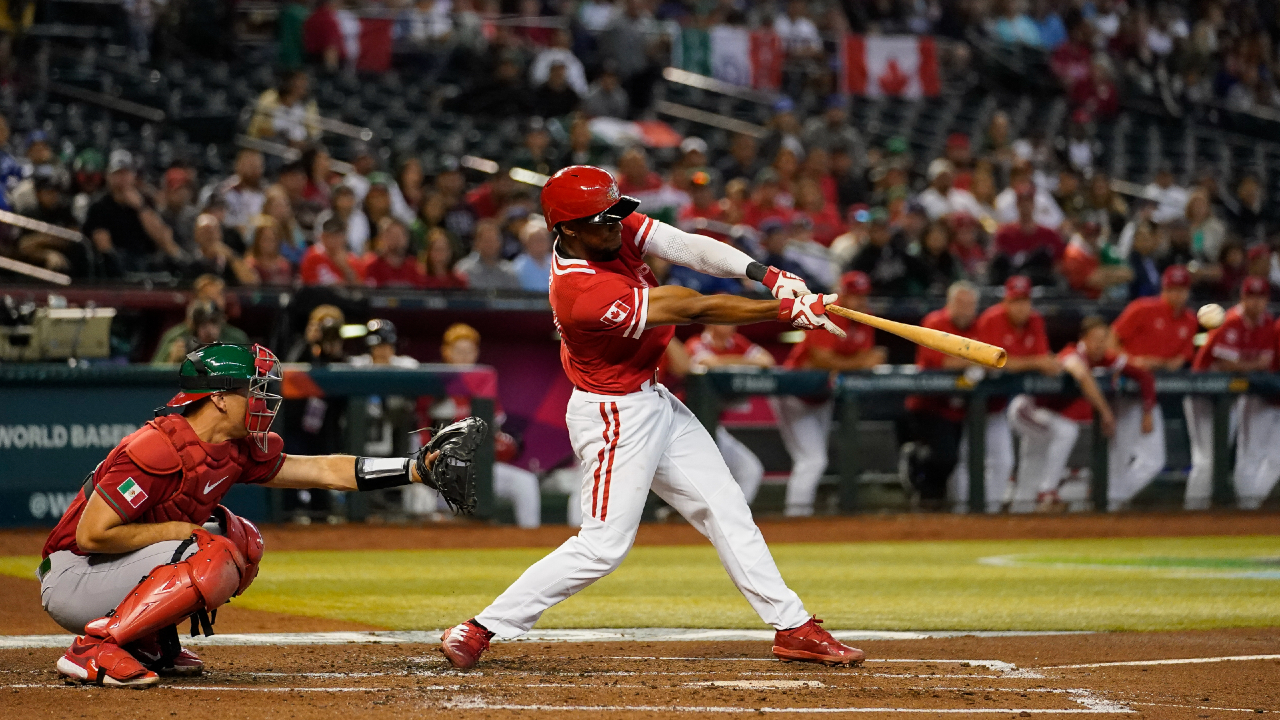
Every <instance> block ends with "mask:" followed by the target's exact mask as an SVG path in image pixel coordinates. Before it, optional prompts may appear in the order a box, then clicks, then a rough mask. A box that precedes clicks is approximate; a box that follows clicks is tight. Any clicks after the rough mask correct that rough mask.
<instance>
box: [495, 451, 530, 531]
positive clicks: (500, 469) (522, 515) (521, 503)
mask: <svg viewBox="0 0 1280 720" xmlns="http://www.w3.org/2000/svg"><path fill="white" fill-rule="evenodd" d="M493 494H494V496H495V497H500V498H502V499H504V500H507V501H510V503H511V505H512V508H513V509H514V510H515V516H516V525H519V526H520V527H522V528H536V527H538V526H539V525H541V524H542V488H541V487H540V486H539V485H538V476H537V475H534V474H533V473H531V472H529V471H528V470H525V469H524V468H520V467H516V466H515V465H512V464H510V463H504V462H496V463H494V464H493Z"/></svg>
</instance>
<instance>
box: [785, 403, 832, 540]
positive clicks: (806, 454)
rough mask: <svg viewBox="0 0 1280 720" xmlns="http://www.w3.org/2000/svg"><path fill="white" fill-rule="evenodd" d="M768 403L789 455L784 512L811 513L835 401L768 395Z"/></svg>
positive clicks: (793, 514) (824, 464)
mask: <svg viewBox="0 0 1280 720" xmlns="http://www.w3.org/2000/svg"><path fill="white" fill-rule="evenodd" d="M770 403H771V404H772V405H773V414H774V415H776V416H777V418H778V434H779V435H781V436H782V444H783V445H785V446H786V448H787V454H788V455H790V456H791V477H790V478H788V479H787V500H786V508H785V510H784V513H785V514H786V515H787V516H788V517H801V516H808V515H812V514H813V503H814V500H815V499H816V498H817V496H818V483H819V482H821V481H822V474H823V473H825V472H826V471H827V443H828V441H829V439H830V436H831V419H832V415H833V413H834V412H835V405H836V404H835V401H834V400H827V401H826V402H822V403H818V404H813V403H809V402H805V401H804V400H803V399H801V398H798V397H795V396H791V395H784V396H782V397H774V398H770Z"/></svg>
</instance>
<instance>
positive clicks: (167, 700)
mask: <svg viewBox="0 0 1280 720" xmlns="http://www.w3.org/2000/svg"><path fill="white" fill-rule="evenodd" d="M579 632H583V634H586V635H588V636H589V635H590V632H585V631H579ZM600 632H601V633H602V634H611V633H612V632H616V631H600ZM726 634H727V633H726ZM842 634H843V633H842ZM26 637H27V638H28V639H29V640H30V641H29V642H26V641H24V638H23V637H22V636H10V637H7V638H4V640H5V642H3V643H0V660H3V661H4V662H3V666H2V668H3V669H0V698H3V700H4V702H3V703H2V704H3V705H4V706H5V707H6V711H5V717H6V720H9V719H10V718H20V717H89V718H93V717H111V718H120V717H135V716H136V717H157V718H162V717H178V718H202V717H209V718H219V720H223V719H225V718H227V717H251V718H254V719H255V720H257V719H258V718H291V719H294V720H305V719H308V718H332V717H342V718H344V719H346V718H365V717H388V718H390V717H397V718H398V717H415V718H416V717H458V718H504V717H517V716H519V717H524V716H534V717H548V718H551V717H555V718H561V717H565V718H577V717H580V718H584V719H585V718H591V717H596V716H601V715H603V716H607V717H609V718H632V717H636V718H639V717H664V716H665V717H674V716H689V715H699V714H712V715H746V714H756V715H794V716H804V715H822V716H828V715H837V716H839V715H848V716H857V717H860V718H861V717H891V716H892V717H900V716H904V715H906V716H915V717H1014V718H1016V717H1038V716H1068V715H1102V716H1126V717H1146V718H1160V719H1163V718H1184V717H1185V718H1206V717H1209V718H1213V717H1240V716H1242V715H1245V714H1256V713H1268V712H1280V690H1278V689H1277V682H1276V678H1278V677H1280V642H1278V638H1277V633H1276V632H1275V631H1274V630H1233V631H1205V632H1184V633H1097V634H1069V635H1067V634H1049V635H1038V634H1017V635H1009V634H1004V633H1002V634H991V635H988V636H985V637H976V636H973V635H965V636H956V637H926V636H925V634H919V635H917V637H919V638H920V639H910V640H908V639H902V640H886V639H879V640H867V641H866V642H859V643H857V644H859V645H860V646H862V647H863V649H865V650H866V651H867V653H868V656H869V659H868V660H867V662H866V664H865V665H863V666H862V667H855V668H840V667H824V666H820V665H810V664H803V663H781V662H778V661H777V660H775V659H773V658H772V657H771V656H770V655H769V644H768V643H767V642H761V641H759V640H712V641H698V642H692V641H688V640H680V641H670V640H667V641H649V640H640V639H632V640H628V641H624V642H618V641H612V642H602V641H598V640H596V641H582V640H559V641H547V640H545V639H539V640H534V641H527V642H507V643H495V644H494V645H493V647H492V648H491V649H490V651H489V652H488V653H486V655H485V658H484V662H483V663H482V664H481V665H480V666H478V667H477V668H475V669H473V670H470V671H458V670H455V669H453V668H452V667H450V666H449V665H448V664H447V663H446V662H445V661H444V659H443V657H442V656H441V655H440V654H439V653H438V650H437V648H438V646H437V645H435V644H432V643H427V642H421V641H417V642H402V641H401V639H402V638H405V637H412V638H414V639H415V640H417V638H418V637H420V636H418V635H417V634H414V635H408V636H406V635H399V634H391V633H387V634H379V635H375V636H369V635H362V634H337V635H334V636H330V637H329V638H328V639H329V640H331V641H332V644H325V643H322V642H321V640H323V639H324V636H322V635H319V634H311V635H305V636H304V635H299V636H296V638H297V640H298V641H299V642H300V643H302V644H289V643H290V641H291V637H290V636H288V635H285V634H276V635H273V636H271V640H273V641H274V642H272V643H270V644H264V643H261V642H258V640H260V639H261V638H258V637H255V636H252V635H239V636H215V638H210V640H215V639H216V640H218V641H216V642H209V641H204V642H199V643H198V644H196V645H193V647H195V648H196V649H197V650H198V652H200V654H201V655H202V656H203V657H204V658H205V660H206V663H207V665H208V670H207V672H206V673H205V674H204V675H203V676H201V677H196V678H167V679H165V680H164V681H163V683H162V684H161V685H160V686H158V687H156V688H153V689H149V690H145V691H126V690H113V689H105V688H95V687H81V686H69V685H66V684H64V683H63V682H62V681H60V680H59V679H58V678H57V676H56V674H55V673H54V671H53V663H54V661H55V660H56V659H57V657H58V655H59V654H60V650H59V649H58V648H56V647H54V646H53V644H54V643H53V639H54V638H53V637H36V636H26ZM374 638H376V639H374ZM370 640H373V641H372V642H370ZM228 710H230V712H228Z"/></svg>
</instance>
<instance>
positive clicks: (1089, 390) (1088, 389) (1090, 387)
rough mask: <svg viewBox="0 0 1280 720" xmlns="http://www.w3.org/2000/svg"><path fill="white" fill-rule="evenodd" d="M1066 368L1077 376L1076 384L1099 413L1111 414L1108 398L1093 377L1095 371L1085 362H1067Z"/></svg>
mask: <svg viewBox="0 0 1280 720" xmlns="http://www.w3.org/2000/svg"><path fill="white" fill-rule="evenodd" d="M1064 369H1065V370H1066V371H1067V372H1068V373H1069V374H1070V375H1071V377H1073V378H1075V381H1076V386H1077V387H1079V388H1080V394H1081V395H1083V396H1084V399H1085V400H1088V401H1089V404H1090V405H1092V406H1093V409H1094V410H1097V411H1098V414H1099V415H1102V416H1104V417H1105V416H1108V415H1110V414H1111V405H1110V404H1108V403H1107V398H1106V397H1104V396H1103V394H1102V391H1101V390H1099V389H1098V383H1097V381H1096V380H1094V378H1093V373H1092V372H1090V370H1089V368H1088V367H1086V366H1085V365H1084V364H1083V363H1067V364H1065V366H1064Z"/></svg>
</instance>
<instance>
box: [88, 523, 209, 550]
mask: <svg viewBox="0 0 1280 720" xmlns="http://www.w3.org/2000/svg"><path fill="white" fill-rule="evenodd" d="M199 527H200V526H199V525H194V524H192V523H189V522H181V521H174V522H163V523H129V524H126V525H116V526H115V527H110V528H100V527H99V528H94V527H87V526H86V523H84V522H83V521H82V522H81V523H80V525H79V526H78V527H77V528H76V546H77V547H79V548H80V549H81V550H82V551H84V552H87V553H95V554H104V555H118V554H120V553H127V552H133V551H134V550H139V549H141V548H144V547H147V546H148V545H154V544H156V543H158V542H165V541H167V540H185V539H187V537H188V536H189V535H191V533H192V531H194V530H195V529H197V528H199Z"/></svg>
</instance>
